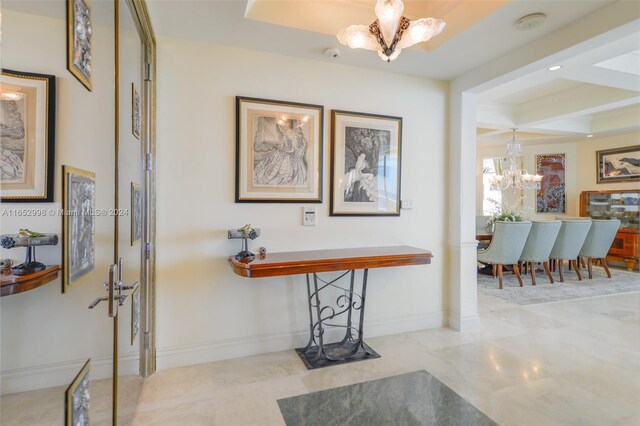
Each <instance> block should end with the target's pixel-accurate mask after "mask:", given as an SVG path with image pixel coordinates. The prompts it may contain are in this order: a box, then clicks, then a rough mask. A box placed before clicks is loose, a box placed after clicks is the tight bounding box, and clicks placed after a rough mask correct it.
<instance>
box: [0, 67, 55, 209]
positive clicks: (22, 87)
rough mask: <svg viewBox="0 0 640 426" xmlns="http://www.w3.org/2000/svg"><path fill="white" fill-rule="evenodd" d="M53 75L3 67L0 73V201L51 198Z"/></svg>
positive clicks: (36, 201)
mask: <svg viewBox="0 0 640 426" xmlns="http://www.w3.org/2000/svg"><path fill="white" fill-rule="evenodd" d="M55 111H56V78H55V76H53V75H47V74H34V73H26V72H20V71H12V70H8V69H3V70H2V78H1V79H0V127H1V129H2V130H1V131H0V151H1V154H2V155H1V160H0V169H1V171H2V178H1V182H2V201H3V202H5V203H9V202H10V203H20V202H22V203H25V202H26V203H38V202H42V203H46V202H52V201H53V179H54V164H55V158H54V157H55V135H56V131H55V123H56V115H55Z"/></svg>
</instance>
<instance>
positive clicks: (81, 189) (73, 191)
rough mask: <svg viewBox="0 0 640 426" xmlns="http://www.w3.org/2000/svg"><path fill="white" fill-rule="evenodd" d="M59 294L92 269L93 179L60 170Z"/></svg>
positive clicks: (84, 173) (88, 174)
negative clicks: (61, 211) (60, 254)
mask: <svg viewBox="0 0 640 426" xmlns="http://www.w3.org/2000/svg"><path fill="white" fill-rule="evenodd" d="M62 175H63V182H62V209H63V215H62V235H63V239H62V241H63V245H62V292H63V293H65V292H67V291H69V289H70V286H71V285H72V284H74V283H75V282H77V281H78V280H79V279H80V278H82V277H84V276H86V275H88V274H90V273H91V272H93V270H94V268H95V211H96V206H95V200H96V196H95V191H96V175H95V174H94V173H92V172H89V171H86V170H81V169H77V168H75V167H70V166H62Z"/></svg>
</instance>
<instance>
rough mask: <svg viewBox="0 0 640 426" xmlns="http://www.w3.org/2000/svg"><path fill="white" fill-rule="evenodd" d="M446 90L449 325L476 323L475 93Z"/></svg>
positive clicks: (467, 327) (473, 325)
mask: <svg viewBox="0 0 640 426" xmlns="http://www.w3.org/2000/svg"><path fill="white" fill-rule="evenodd" d="M450 90H451V92H450V101H451V104H450V117H449V123H450V129H449V131H450V144H449V215H448V216H449V241H448V246H449V326H450V327H452V328H455V329H456V330H460V331H467V330H474V329H477V328H478V327H479V325H480V318H479V316H478V283H477V275H476V274H477V272H476V260H477V253H476V249H477V242H476V235H475V211H476V208H475V203H476V95H475V94H473V93H470V92H462V91H461V90H460V89H458V88H457V87H456V85H455V84H453V85H452V86H451V89H450Z"/></svg>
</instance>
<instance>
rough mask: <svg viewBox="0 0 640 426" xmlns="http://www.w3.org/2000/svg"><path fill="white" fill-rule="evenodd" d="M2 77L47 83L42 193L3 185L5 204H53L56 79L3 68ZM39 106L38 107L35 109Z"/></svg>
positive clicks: (52, 76) (2, 199) (46, 75)
mask: <svg viewBox="0 0 640 426" xmlns="http://www.w3.org/2000/svg"><path fill="white" fill-rule="evenodd" d="M2 77H12V78H18V79H25V80H27V81H28V80H40V81H44V82H45V96H46V100H45V102H44V105H43V106H40V107H41V108H44V109H45V110H46V112H45V114H44V119H45V126H44V128H45V130H44V134H43V135H42V137H41V141H42V142H41V143H42V144H43V146H42V147H41V149H43V150H44V156H45V159H44V162H43V165H44V167H45V170H44V171H43V177H44V180H45V181H44V182H43V184H42V193H38V194H35V195H34V194H31V195H25V194H20V193H19V190H12V189H11V188H10V186H11V184H4V183H3V184H2V186H3V191H2V194H3V195H2V198H1V201H2V202H3V203H51V202H53V201H54V181H55V180H54V179H55V151H56V150H55V148H56V77H55V76H54V75H50V74H38V73H32V72H24V71H15V70H11V69H7V68H2ZM38 107H39V106H38V105H36V106H35V108H38Z"/></svg>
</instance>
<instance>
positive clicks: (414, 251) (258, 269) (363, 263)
mask: <svg viewBox="0 0 640 426" xmlns="http://www.w3.org/2000/svg"><path fill="white" fill-rule="evenodd" d="M432 257H433V255H432V254H431V252H430V251H428V250H424V249H420V248H416V247H410V246H390V247H364V248H349V249H332V250H311V251H294V252H284V253H267V255H266V256H265V257H264V258H260V257H259V255H256V258H255V259H254V260H253V261H251V262H247V263H245V262H240V261H238V260H236V259H235V258H234V257H233V256H231V257H230V258H229V265H230V266H231V269H233V272H235V273H236V274H237V275H240V276H242V277H248V278H262V277H275V276H281V275H295V274H308V273H314V272H330V271H348V270H352V269H372V268H386V267H391V266H409V265H426V264H429V263H431V258H432Z"/></svg>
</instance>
